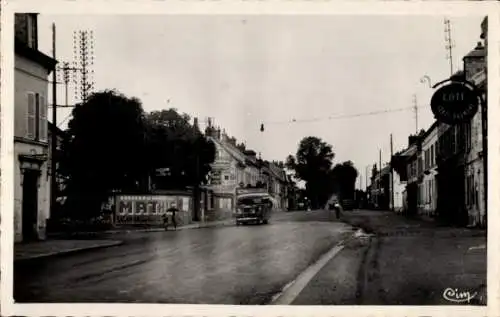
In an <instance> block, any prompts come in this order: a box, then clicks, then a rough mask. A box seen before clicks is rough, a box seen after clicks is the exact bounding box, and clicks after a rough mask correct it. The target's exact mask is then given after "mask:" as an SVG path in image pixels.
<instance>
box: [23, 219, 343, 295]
mask: <svg viewBox="0 0 500 317" xmlns="http://www.w3.org/2000/svg"><path fill="white" fill-rule="evenodd" d="M350 235H352V230H351V228H350V226H348V225H345V224H342V223H340V222H337V221H331V217H330V216H329V215H328V214H327V212H325V211H311V212H291V213H277V214H275V215H274V218H273V219H272V220H271V223H270V224H268V225H262V226H241V227H236V226H230V227H221V228H206V229H194V230H182V231H176V232H174V231H171V232H155V233H136V234H128V235H124V236H121V237H119V238H122V239H125V244H124V245H122V246H118V247H112V248H108V249H102V250H95V251H91V252H86V253H83V254H76V255H71V256H67V257H61V258H55V259H50V260H42V261H40V262H39V263H36V265H30V266H29V267H27V266H21V265H16V267H15V283H14V284H15V290H14V294H15V299H16V301H19V302H142V303H146V302H150V303H151V302H153V303H155V302H156V303H199V304H266V303H268V302H269V301H270V300H271V298H272V297H273V296H274V295H275V294H277V293H279V292H280V290H281V289H282V288H283V287H284V286H285V285H286V284H287V283H289V282H290V281H292V280H294V279H295V278H296V277H297V275H299V274H300V273H301V272H302V271H303V270H304V269H306V268H307V267H308V266H309V265H310V264H312V263H313V262H315V261H316V260H317V259H318V258H319V257H320V256H321V255H322V254H324V253H325V252H327V251H328V250H329V249H331V248H332V247H333V246H334V245H335V244H337V243H338V242H339V241H341V240H343V239H344V238H346V237H348V236H350ZM116 238H118V237H117V236H113V239H116Z"/></svg>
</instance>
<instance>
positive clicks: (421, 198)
mask: <svg viewBox="0 0 500 317" xmlns="http://www.w3.org/2000/svg"><path fill="white" fill-rule="evenodd" d="M437 127H438V123H437V121H435V122H434V123H433V124H432V125H431V127H430V128H429V129H427V131H425V133H423V134H422V135H421V136H420V142H421V144H422V151H421V155H420V160H421V161H422V162H421V163H420V165H421V166H422V170H421V174H420V175H419V177H420V178H421V182H419V184H418V188H419V189H418V198H417V205H418V206H417V208H418V213H419V215H420V216H424V217H435V216H436V209H437V174H438V172H437V164H436V149H437V143H438V142H437V141H438V129H437Z"/></svg>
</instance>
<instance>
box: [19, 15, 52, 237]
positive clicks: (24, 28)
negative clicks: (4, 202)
mask: <svg viewBox="0 0 500 317" xmlns="http://www.w3.org/2000/svg"><path fill="white" fill-rule="evenodd" d="M14 29H15V61H14V67H15V72H14V88H15V92H14V109H15V110H14V153H15V163H14V164H15V165H14V166H15V170H14V177H15V178H14V195H15V196H14V234H15V238H14V239H15V241H16V242H19V241H28V240H34V239H44V238H45V236H46V232H45V231H46V222H47V219H48V218H49V215H50V175H49V171H48V157H49V148H48V146H49V145H48V135H47V134H48V132H47V95H48V87H49V86H48V80H47V78H48V76H49V74H50V73H51V72H52V71H54V69H55V65H56V63H57V61H55V60H54V59H53V58H51V57H49V56H47V55H45V54H43V53H42V52H40V51H39V50H38V26H37V14H32V13H29V14H16V15H15V27H14Z"/></svg>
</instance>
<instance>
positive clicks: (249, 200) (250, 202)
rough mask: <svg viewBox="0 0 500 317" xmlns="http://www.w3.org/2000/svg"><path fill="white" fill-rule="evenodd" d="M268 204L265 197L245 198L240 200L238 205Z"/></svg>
mask: <svg viewBox="0 0 500 317" xmlns="http://www.w3.org/2000/svg"><path fill="white" fill-rule="evenodd" d="M266 202H268V199H267V198H265V197H243V198H240V199H238V205H258V204H264V203H266Z"/></svg>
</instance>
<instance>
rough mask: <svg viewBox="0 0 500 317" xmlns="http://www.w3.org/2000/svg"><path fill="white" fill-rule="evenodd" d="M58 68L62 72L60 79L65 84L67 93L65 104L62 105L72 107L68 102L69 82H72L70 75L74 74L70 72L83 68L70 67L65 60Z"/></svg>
mask: <svg viewBox="0 0 500 317" xmlns="http://www.w3.org/2000/svg"><path fill="white" fill-rule="evenodd" d="M58 70H59V71H60V72H61V73H60V74H61V77H62V78H60V79H59V81H60V82H61V83H62V84H64V93H65V104H64V105H63V106H62V107H65V108H68V107H70V105H69V103H68V91H69V82H70V77H72V75H70V72H73V71H81V69H79V68H75V67H70V66H69V63H68V62H64V63H62V67H58ZM59 107H61V106H59ZM71 107H72V106H71Z"/></svg>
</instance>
